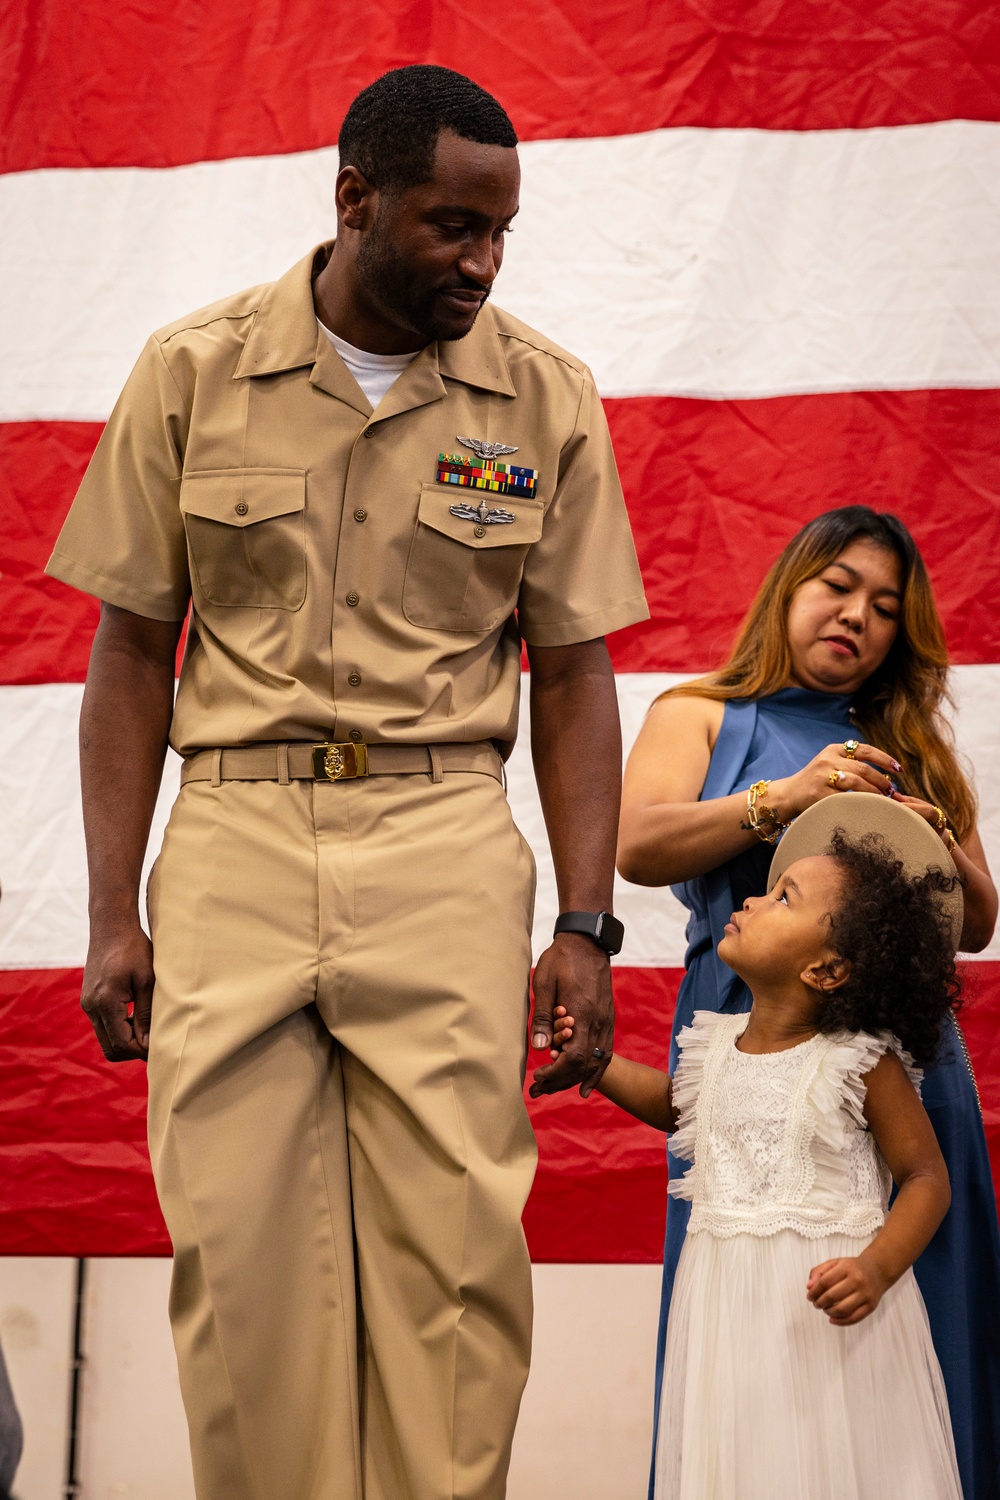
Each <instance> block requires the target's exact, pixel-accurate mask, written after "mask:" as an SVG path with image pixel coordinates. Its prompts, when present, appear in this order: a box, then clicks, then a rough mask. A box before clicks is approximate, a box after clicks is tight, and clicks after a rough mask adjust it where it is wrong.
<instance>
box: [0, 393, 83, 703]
mask: <svg viewBox="0 0 1000 1500" xmlns="http://www.w3.org/2000/svg"><path fill="white" fill-rule="evenodd" d="M102 430H103V428H102V424H101V423H99V422H4V423H0V569H2V573H0V683H8V684H9V683H26V682H82V681H83V679H84V677H85V676H86V675H87V662H88V660H89V658H90V643H91V640H92V639H93V635H94V631H95V629H96V628H97V616H98V604H97V601H96V599H91V598H90V596H89V595H87V594H81V593H80V592H79V591H78V590H77V589H70V588H67V587H66V585H65V584H64V583H60V582H59V581H58V580H57V579H55V578H46V576H45V574H44V573H43V571H42V570H43V569H44V567H45V564H46V562H47V561H48V559H49V555H50V554H51V552H52V547H53V545H54V543H55V539H56V536H57V535H58V533H59V528H60V526H61V525H62V523H63V518H64V517H65V515H66V512H67V511H68V510H69V507H70V502H71V501H72V499H73V496H74V495H75V494H76V490H77V486H78V485H79V483H80V480H81V479H82V478H83V471H84V469H85V468H86V467H87V464H88V463H89V462H90V458H91V455H92V453H93V451H94V449H95V448H96V446H97V440H98V438H99V437H100V435H101V432H102Z"/></svg>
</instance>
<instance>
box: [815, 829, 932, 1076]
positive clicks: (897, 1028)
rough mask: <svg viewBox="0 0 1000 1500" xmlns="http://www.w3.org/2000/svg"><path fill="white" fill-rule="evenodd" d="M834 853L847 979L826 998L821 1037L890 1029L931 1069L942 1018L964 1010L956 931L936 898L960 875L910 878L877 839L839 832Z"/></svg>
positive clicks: (837, 921) (836, 936)
mask: <svg viewBox="0 0 1000 1500" xmlns="http://www.w3.org/2000/svg"><path fill="white" fill-rule="evenodd" d="M829 852H830V854H831V855H832V856H833V858H834V859H835V860H836V861H837V863H838V864H839V865H840V867H841V869H842V871H843V874H844V876H845V880H844V898H843V900H842V902H841V903H840V906H839V909H838V910H837V911H836V912H835V913H834V916H833V929H832V940H833V945H834V947H835V948H836V950H837V952H838V953H839V954H840V956H841V957H842V958H845V959H847V960H848V962H849V964H850V974H849V976H848V978H847V980H846V981H845V983H844V984H842V985H841V986H840V988H839V989H837V990H833V991H831V992H830V993H829V994H826V995H824V996H823V998H822V1000H821V1001H820V1006H819V1010H818V1013H817V1017H816V1025H817V1027H818V1029H819V1030H820V1031H823V1032H831V1031H840V1030H842V1029H846V1030H847V1031H855V1032H856V1031H867V1032H879V1031H891V1032H892V1033H893V1034H894V1035H895V1036H897V1037H898V1038H899V1040H900V1041H901V1042H902V1044H903V1046H904V1047H905V1048H906V1050H907V1052H909V1053H910V1055H911V1056H912V1057H913V1060H914V1061H915V1062H916V1063H918V1064H919V1065H920V1066H921V1067H928V1066H929V1065H930V1063H932V1062H933V1061H934V1058H935V1056H936V1054H937V1049H938V1044H939V1042H940V1039H941V1025H942V1022H943V1021H944V1018H945V1016H946V1015H947V1014H948V1012H949V1011H952V1012H954V1011H957V1010H958V1006H959V994H960V992H961V984H960V981H959V979H958V976H957V975H956V972H955V953H954V949H953V947H952V939H951V927H950V923H949V921H948V918H947V916H946V915H945V912H944V910H943V907H942V903H941V902H940V900H939V899H938V898H939V896H940V894H941V893H942V892H945V891H950V890H952V889H953V887H954V883H955V879H956V878H957V877H955V876H947V875H945V874H944V872H943V871H941V870H937V869H930V870H928V871H927V873H926V874H925V875H921V876H919V877H917V878H910V877H908V876H907V875H906V874H905V873H904V871H903V864H902V861H901V860H898V859H896V857H895V856H894V854H893V853H892V851H891V850H890V849H889V848H888V846H887V845H886V843H885V841H884V839H882V838H881V837H880V836H879V835H878V834H875V833H868V834H865V835H864V836H863V837H861V838H857V839H849V838H848V837H847V835H846V834H845V833H844V832H843V830H842V829H839V828H838V829H836V830H835V832H834V835H833V838H832V839H831V841H830V849H829Z"/></svg>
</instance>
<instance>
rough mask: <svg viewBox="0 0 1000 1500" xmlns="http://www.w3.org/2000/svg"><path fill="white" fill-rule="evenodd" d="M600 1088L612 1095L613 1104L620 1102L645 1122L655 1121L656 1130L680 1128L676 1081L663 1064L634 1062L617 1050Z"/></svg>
mask: <svg viewBox="0 0 1000 1500" xmlns="http://www.w3.org/2000/svg"><path fill="white" fill-rule="evenodd" d="M597 1092H598V1093H599V1094H603V1095H604V1097H605V1098H606V1099H610V1100H611V1102H612V1104H617V1105H618V1107H619V1109H624V1110H627V1111H628V1113H629V1114H630V1115H635V1118H636V1119H637V1120H641V1121H642V1122H643V1124H644V1125H652V1127H653V1129H654V1130H663V1131H666V1133H667V1134H668V1135H669V1134H670V1132H671V1131H673V1130H676V1129H677V1120H676V1118H675V1116H674V1106H673V1099H672V1094H673V1081H672V1079H671V1077H670V1074H669V1073H661V1072H660V1070H659V1068H649V1067H647V1066H646V1064H645V1063H637V1062H632V1061H631V1060H630V1059H629V1058H627V1057H619V1056H618V1054H617V1053H616V1054H615V1056H614V1057H613V1058H612V1059H611V1061H610V1062H609V1063H608V1066H607V1067H606V1068H605V1070H604V1077H603V1078H602V1079H601V1081H600V1083H599V1084H598V1085H597Z"/></svg>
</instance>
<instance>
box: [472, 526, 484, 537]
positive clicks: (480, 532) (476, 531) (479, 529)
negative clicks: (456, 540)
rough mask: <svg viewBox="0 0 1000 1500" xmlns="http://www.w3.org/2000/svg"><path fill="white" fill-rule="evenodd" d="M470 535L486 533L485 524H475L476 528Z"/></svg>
mask: <svg viewBox="0 0 1000 1500" xmlns="http://www.w3.org/2000/svg"><path fill="white" fill-rule="evenodd" d="M472 535H473V536H485V535H486V527H485V526H477V527H476V529H475V531H474V532H473V533H472Z"/></svg>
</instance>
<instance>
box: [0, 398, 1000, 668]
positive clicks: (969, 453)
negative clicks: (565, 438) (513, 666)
mask: <svg viewBox="0 0 1000 1500" xmlns="http://www.w3.org/2000/svg"><path fill="white" fill-rule="evenodd" d="M605 406H606V409H607V412H608V417H609V419H610V423H611V431H612V435H613V437H614V442H615V451H616V453H617V456H618V464H619V468H620V470H621V475H622V482H623V484H624V487H625V494H626V499H627V500H628V506H629V513H630V516H631V519H632V526H633V530H634V532H635V538H636V544H637V546H638V549H639V557H640V561H641V563H642V569H643V576H644V578H645V583H646V589H647V592H648V596H649V603H650V609H651V611H652V616H653V618H652V619H651V620H650V621H649V622H648V623H647V624H644V625H640V626H636V627H634V628H633V629H630V630H627V631H622V632H621V633H619V634H618V635H616V636H614V637H612V642H611V646H612V654H613V657H614V661H615V666H616V668H617V670H618V671H620V672H653V671H662V672H667V671H670V672H696V671H701V670H703V669H705V668H707V667H709V666H711V665H713V664H714V663H716V662H718V661H719V660H720V659H721V658H722V656H723V655H724V654H725V651H726V649H727V647H728V645H729V643H730V642H731V640H732V638H733V633H734V631H735V629H736V627H737V625H738V623H739V621H740V619H741V617H742V615H743V613H744V611H745V610H746V608H747V607H748V605H749V604H750V601H751V599H752V598H753V595H754V592H755V590H756V589H757V587H758V585H759V583H760V581H761V579H762V578H763V576H764V573H765V572H766V570H767V568H768V566H769V564H770V563H771V561H772V560H773V558H774V557H775V555H776V554H777V552H778V551H779V550H780V548H781V547H782V546H784V544H785V542H786V541H787V540H788V539H789V537H790V536H791V535H792V534H793V532H794V531H796V529H797V528H798V527H799V526H801V525H802V524H803V522H805V521H806V520H808V519H810V518H811V517H812V516H815V515H818V514H819V512H820V511H823V510H828V509H829V508H830V507H831V506H835V505H844V504H854V503H857V502H864V503H866V504H870V505H874V506H875V507H876V508H877V509H880V510H892V511H895V512H896V513H897V514H898V515H899V516H901V517H902V518H903V520H904V521H906V523H907V525H909V526H910V527H911V528H912V530H913V533H914V535H915V536H916V539H917V541H918V543H919V544H920V546H921V548H922V550H923V553H924V556H925V558H926V560H927V564H928V568H929V570H930V574H931V578H932V580H933V583H934V587H935V591H936V593H937V597H938V603H939V606H940V609H941V613H942V615H943V617H944V621H945V628H946V630H947V634H948V642H949V646H950V648H951V652H952V655H953V658H954V660H955V661H956V662H964V663H969V662H972V663H979V662H1000V612H998V611H997V609H996V607H995V605H996V593H997V582H998V572H997V570H998V562H997V559H998V558H1000V447H998V445H997V441H996V434H997V431H998V430H1000V391H995V390H985V391H969V390H946V391H903V392H898V391H883V392H864V391H862V392H849V393H845V394H837V395H821V396H776V397H772V398H771V399H769V400H758V401H694V400H687V399H684V398H681V397H676V398H674V397H652V396H651V397H633V398H630V399H628V400H618V401H606V402H605ZM100 431H101V429H100V426H99V425H97V424H92V423H73V422H21V423H7V424H0V549H2V556H3V558H4V562H3V564H2V566H3V573H4V576H3V578H2V579H0V682H4V683H29V682H77V681H81V680H82V679H83V677H84V676H85V674H86V669H87V658H88V655H89V651H90V640H91V636H92V633H93V628H94V623H95V621H96V618H97V610H96V606H95V605H94V604H93V602H92V601H91V600H89V599H87V598H86V597H85V596H84V595H82V594H78V593H77V592H76V591H75V590H73V589H69V588H66V587H65V586H64V585H63V584H60V583H57V582H55V581H54V580H53V579H47V578H44V577H43V576H42V568H43V567H44V565H45V561H46V559H47V558H48V555H49V553H50V551H51V549H52V544H53V542H54V541H55V537H56V534H57V532H58V530H59V527H60V525H61V523H62V518H63V516H64V515H65V513H66V510H67V508H68V506H69V503H70V501H71V499H72V497H73V494H74V492H75V489H76V486H77V484H78V483H79V479H80V476H81V474H82V473H83V470H84V468H85V467H86V464H87V460H88V459H89V457H90V454H91V452H92V451H93V447H94V444H95V443H96V441H97V438H98V436H99V435H100Z"/></svg>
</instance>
